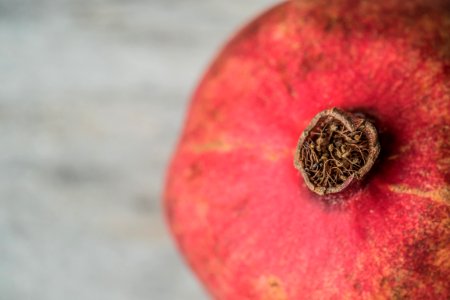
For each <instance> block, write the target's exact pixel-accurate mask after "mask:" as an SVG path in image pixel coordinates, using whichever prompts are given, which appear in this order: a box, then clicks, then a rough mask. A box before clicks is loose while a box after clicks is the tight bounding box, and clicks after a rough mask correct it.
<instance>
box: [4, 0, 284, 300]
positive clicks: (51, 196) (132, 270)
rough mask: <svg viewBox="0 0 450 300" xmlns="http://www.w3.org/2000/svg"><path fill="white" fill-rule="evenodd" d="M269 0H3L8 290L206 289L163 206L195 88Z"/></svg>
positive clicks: (28, 295) (70, 293)
mask: <svg viewBox="0 0 450 300" xmlns="http://www.w3.org/2000/svg"><path fill="white" fill-rule="evenodd" d="M274 2H275V1H270V0H249V1H242V0H222V1H218V0H214V1H213V0H208V1H206V0H205V1H201V0H196V1H195V0H150V1H143V0H128V1H127V0H121V1H119V0H110V1H106V0H78V1H77V0H73V1H69V0H42V1H37V0H0V131H1V134H0V146H1V150H0V166H1V167H0V237H1V239H0V299H11V300H16V299H18V300H21V299H33V300H41V299H42V300H44V299H45V300H53V299H55V300H60V299H65V300H72V299H83V300H89V299H95V300H101V299H108V300H115V299H117V300H124V299H126V300H134V299H156V300H164V299H168V300H174V299H183V300H188V299H196V300H199V299H205V298H206V297H205V295H204V293H203V292H202V290H201V287H200V286H199V285H198V283H197V282H196V281H195V279H193V277H192V275H191V274H190V273H189V271H188V270H187V268H186V267H185V266H184V264H183V262H182V260H181V259H180V257H179V256H178V254H177V252H176V250H175V248H174V245H173V243H172V240H171V239H170V237H169V236H168V233H167V231H166V228H165V225H164V221H163V216H162V213H161V206H160V193H161V185H162V182H163V177H164V175H163V174H164V168H165V166H166V164H167V162H168V159H169V156H170V153H171V150H172V148H173V146H174V144H175V142H176V137H177V134H178V132H179V130H180V127H181V121H182V119H183V115H184V111H185V107H186V105H187V99H188V95H189V94H190V92H191V90H192V89H193V87H194V85H195V82H196V81H197V80H198V78H199V76H200V74H201V71H202V70H203V69H204V67H205V66H206V64H207V63H208V62H209V61H210V59H211V57H212V55H213V53H214V52H216V50H217V48H218V46H219V45H220V44H221V43H222V42H223V41H224V40H225V39H226V38H227V37H228V35H229V34H230V33H231V32H233V31H234V30H235V29H236V28H238V27H239V25H240V24H242V23H243V22H244V20H247V19H249V18H250V16H254V15H255V14H256V13H257V12H259V11H261V10H262V9H263V7H268V6H269V4H270V3H274Z"/></svg>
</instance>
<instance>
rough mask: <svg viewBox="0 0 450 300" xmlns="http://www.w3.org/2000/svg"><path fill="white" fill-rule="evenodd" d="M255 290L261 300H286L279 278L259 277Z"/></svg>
mask: <svg viewBox="0 0 450 300" xmlns="http://www.w3.org/2000/svg"><path fill="white" fill-rule="evenodd" d="M256 290H257V295H258V296H259V299H261V300H287V299H288V298H287V294H286V291H285V289H284V286H283V283H282V281H281V280H280V278H278V277H276V276H273V275H269V276H261V277H260V278H259V279H258V280H257V282H256Z"/></svg>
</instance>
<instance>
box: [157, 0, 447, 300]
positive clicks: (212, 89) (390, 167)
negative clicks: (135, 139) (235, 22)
mask: <svg viewBox="0 0 450 300" xmlns="http://www.w3.org/2000/svg"><path fill="white" fill-rule="evenodd" d="M333 107H338V108H340V109H341V110H344V111H347V112H351V113H353V115H352V116H355V115H357V116H362V114H363V115H364V118H365V119H366V120H368V121H367V122H370V124H373V125H374V126H375V127H376V130H377V132H378V143H379V145H380V149H381V150H380V152H379V155H378V158H377V160H376V162H375V164H374V166H373V168H372V169H371V170H370V171H369V172H368V173H367V175H366V176H365V177H362V176H361V180H359V181H357V182H356V181H355V182H356V183H355V184H353V183H352V184H350V185H348V187H347V186H345V188H343V189H342V190H341V189H340V188H339V189H338V190H339V191H337V190H333V191H334V192H332V193H331V192H327V191H328V190H323V189H322V190H321V191H322V192H321V193H315V192H313V191H312V190H311V189H313V188H314V187H313V185H314V184H312V183H311V182H310V183H309V185H308V184H307V182H305V179H307V178H309V177H308V176H310V177H314V176H316V175H314V176H313V175H311V174H312V173H308V172H311V169H313V168H316V170H319V169H317V168H319V167H318V166H317V165H316V163H310V164H307V162H303V163H300V162H299V161H300V160H301V159H308V157H309V158H310V159H312V158H311V157H313V154H312V153H309V152H307V151H306V150H305V152H304V153H303V154H302V152H301V149H303V148H301V149H300V150H298V149H297V143H298V141H299V137H300V136H301V135H302V132H304V131H305V129H307V128H309V127H308V126H309V124H310V122H311V120H312V119H313V118H314V116H316V115H317V114H318V113H320V112H322V111H324V110H327V109H331V108H333ZM355 120H356V119H355ZM324 122H325V121H324ZM324 122H322V123H324ZM325 123H326V122H325ZM339 124H340V125H339ZM339 124H338V125H339V126H341V125H342V124H341V123H339ZM355 124H356V123H355ZM358 124H360V123H358ZM322 125H323V124H322ZM323 126H328V127H323V128H322V129H320V128H319V129H317V130H316V129H315V130H316V131H315V132H316V134H318V135H319V137H320V138H321V140H320V141H323V140H327V139H325V138H322V135H321V134H322V133H327V132H328V133H330V134H331V133H332V132H335V131H336V130H341V131H342V132H344V131H345V130H347V131H346V132H347V133H349V134H353V136H351V139H350V138H349V139H350V140H351V141H354V140H355V139H354V136H355V135H356V133H355V132H353V131H355V130H357V129H353V131H352V130H350V129H348V128H347V129H346V128H344V127H345V126H341V127H339V126H337V125H336V126H334V125H333V126H331V125H326V124H325V125H323ZM358 126H359V125H358ZM324 128H325V129H324ZM339 128H340V129H339ZM306 132H310V131H308V130H307V131H306ZM319 137H316V138H311V139H310V141H309V142H308V141H306V142H305V141H303V142H304V143H303V144H305V145H307V146H308V147H309V145H310V144H311V143H316V144H319V140H318V138H319ZM362 137H364V135H361V138H362ZM358 138H359V136H358ZM329 139H330V137H329V138H328V140H327V141H328V142H329ZM331 139H334V138H332V137H331ZM350 140H349V141H350ZM343 141H346V139H344V138H342V139H341V140H339V139H338V140H336V141H335V142H336V143H342V142H343ZM308 143H309V144H308ZM329 143H331V142H329ZM333 143H334V142H333ZM366 144H367V143H366ZM375 144H376V143H374V144H373V145H375ZM327 145H328V144H327ZM318 146H320V145H318ZM350 146H351V145H350ZM300 147H302V146H300ZM314 147H316V146H314V145H313V146H311V149H313V148H314ZM339 147H341V146H340V145H337V146H336V145H334V146H333V147H331V146H329V145H328V146H327V147H326V148H323V149H325V150H323V151H325V152H323V155H325V156H327V155H328V154H326V151H328V150H326V149H329V150H330V149H331V150H330V151H331V152H329V153H330V155H332V156H333V157H335V156H334V155H338V152H333V151H337V150H336V149H341V148H339ZM352 147H353V146H352ZM305 149H306V148H305ZM314 149H315V148H314ZM317 149H319V148H317ZM299 151H300V152H299ZM314 151H316V150H314ZM342 151H343V152H340V156H339V157H345V158H347V156H348V155H356V154H355V153H356V152H353V154H348V155H347V154H345V153H347V152H345V153H344V150H342ZM333 153H334V154H333ZM348 153H350V152H348ZM361 153H363V152H361ZM373 153H374V154H377V153H376V151H375V152H373ZM346 155H347V156H346ZM361 155H362V154H361ZM374 157H376V155H374ZM294 159H296V160H297V167H301V166H303V167H304V168H306V169H305V170H303V173H302V172H299V170H297V169H296V168H295V167H294V164H293V161H294ZM314 159H315V158H314ZM361 159H362V156H361V158H356V156H355V157H353V158H352V161H354V162H355V163H356V162H358V161H359V163H360V164H362V163H361V162H360V161H361ZM328 166H330V164H328ZM336 166H338V163H337V162H335V165H334V168H336ZM323 168H324V170H325V167H323ZM355 168H356V167H355ZM358 168H359V167H358ZM300 169H301V168H300ZM356 169H357V168H356ZM356 169H355V170H354V172H359V171H358V170H356ZM320 170H322V169H320ZM330 170H331V169H330ZM330 172H331V171H330ZM334 172H341V171H336V170H335V171H334ZM302 174H303V175H304V176H302ZM318 174H319V175H317V176H322V175H323V176H325V175H326V174H325V173H323V174H322V173H321V172H318ZM324 174H325V175H324ZM330 174H331V173H330ZM355 174H356V173H355ZM328 175H329V174H328ZM328 175H327V176H328ZM341 175H342V174H341V173H334V175H330V176H331V177H330V176H328V177H326V179H323V178H322V179H321V180H320V181H315V183H316V184H318V185H320V184H324V182H328V183H327V184H330V185H333V181H337V180H339V179H338V178H341V177H340V176H341ZM305 176H306V177H305ZM346 178H347V176H344V177H343V179H342V181H341V183H343V182H344V180H346ZM355 178H356V177H355ZM316 179H317V177H315V178H312V179H311V181H314V180H316ZM449 181H450V5H449V2H448V1H446V0H441V1H440V0H410V1H401V0H386V1H352V0H333V1H325V0H317V1H309V0H301V1H291V2H288V3H283V4H280V5H278V6H276V7H275V8H273V9H271V10H270V11H268V12H267V13H265V14H263V15H262V16H260V17H259V18H257V19H256V20H255V21H253V22H251V23H250V24H249V25H248V26H247V27H245V28H244V29H243V30H242V31H241V32H239V33H238V34H237V35H236V37H234V38H233V39H232V40H231V41H230V42H229V43H228V44H227V45H226V46H225V47H224V49H223V51H222V52H221V53H220V54H219V56H218V57H217V59H216V60H215V61H214V62H213V64H212V65H211V67H210V68H209V70H208V71H207V72H206V74H205V76H204V78H203V80H202V81H201V83H200V85H199V86H198V88H197V90H196V92H195V94H194V95H193V100H192V104H191V107H190V110H189V113H188V117H187V120H186V124H185V127H184V131H183V134H182V137H181V140H180V142H179V145H178V147H177V149H176V151H175V154H174V157H173V161H172V163H171V165H170V168H169V171H168V176H167V182H166V187H165V194H164V198H165V207H166V213H167V219H168V222H169V223H170V228H171V230H172V232H173V235H174V237H175V239H176V241H177V243H178V246H179V248H180V250H181V252H182V253H183V254H184V255H185V257H186V259H187V262H188V263H189V265H190V266H191V267H192V269H193V270H194V272H195V273H196V274H197V276H198V277H199V278H200V280H201V281H202V282H203V284H204V285H205V287H206V288H207V290H208V291H209V293H210V294H211V295H212V297H213V298H215V299H227V300H228V299H230V300H239V299H272V300H281V299H449V298H450V183H449ZM345 185H346V184H345ZM319 194H323V195H319Z"/></svg>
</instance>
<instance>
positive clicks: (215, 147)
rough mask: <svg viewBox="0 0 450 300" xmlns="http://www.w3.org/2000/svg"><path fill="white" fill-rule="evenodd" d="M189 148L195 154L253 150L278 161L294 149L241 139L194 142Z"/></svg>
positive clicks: (260, 155) (268, 159) (268, 158)
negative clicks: (255, 143)
mask: <svg viewBox="0 0 450 300" xmlns="http://www.w3.org/2000/svg"><path fill="white" fill-rule="evenodd" d="M187 150H188V151H190V152H193V153H195V154H204V153H210V152H214V153H229V152H232V151H237V152H238V151H242V150H252V151H255V153H258V156H259V157H261V158H263V159H264V160H267V161H271V162H276V161H278V160H280V159H283V158H287V157H291V156H292V155H293V151H294V150H293V149H291V148H288V147H284V148H282V147H267V146H266V145H259V144H258V145H254V144H250V143H246V142H239V141H233V142H230V141H225V139H216V140H211V141H208V142H205V143H199V144H192V145H189V146H188V147H187Z"/></svg>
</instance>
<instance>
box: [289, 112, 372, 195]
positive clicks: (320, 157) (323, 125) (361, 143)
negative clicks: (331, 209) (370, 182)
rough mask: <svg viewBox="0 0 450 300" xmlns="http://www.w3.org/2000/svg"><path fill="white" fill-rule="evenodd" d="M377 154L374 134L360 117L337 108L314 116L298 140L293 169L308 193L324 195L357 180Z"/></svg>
mask: <svg viewBox="0 0 450 300" xmlns="http://www.w3.org/2000/svg"><path fill="white" fill-rule="evenodd" d="M379 152H380V144H379V142H378V134H377V130H376V129H375V127H374V126H373V124H372V123H370V122H369V121H368V120H367V119H366V118H365V117H364V116H363V115H361V114H350V113H347V112H344V111H342V110H340V109H337V108H332V109H328V110H325V111H322V112H320V113H319V114H317V115H316V116H315V117H314V118H313V120H312V121H311V123H310V124H309V126H308V127H307V128H306V129H305V131H304V132H303V133H302V135H301V136H300V139H299V141H298V145H297V150H296V152H295V158H294V165H295V167H296V168H297V169H298V170H299V171H300V172H301V173H302V175H303V178H304V179H305V182H306V185H307V186H308V188H309V189H310V190H312V191H313V192H315V193H317V194H319V195H325V194H330V193H337V192H340V191H342V190H343V189H345V188H346V187H347V186H349V185H350V183H352V182H353V181H354V180H360V179H361V178H362V177H363V176H364V175H365V174H366V173H367V172H368V171H369V170H370V169H371V168H372V166H373V164H374V162H375V160H376V158H377V156H378V154H379Z"/></svg>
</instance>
